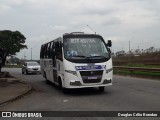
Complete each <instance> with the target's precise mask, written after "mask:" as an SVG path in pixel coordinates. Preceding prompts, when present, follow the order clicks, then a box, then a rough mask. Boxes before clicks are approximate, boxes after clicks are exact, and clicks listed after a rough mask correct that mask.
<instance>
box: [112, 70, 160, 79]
mask: <svg viewBox="0 0 160 120" xmlns="http://www.w3.org/2000/svg"><path fill="white" fill-rule="evenodd" d="M113 73H114V74H120V75H131V76H141V77H147V78H158V79H159V78H160V73H159V72H141V71H133V72H130V71H127V70H114V71H113Z"/></svg>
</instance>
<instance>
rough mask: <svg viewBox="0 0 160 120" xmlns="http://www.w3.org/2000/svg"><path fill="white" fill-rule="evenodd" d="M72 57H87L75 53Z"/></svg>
mask: <svg viewBox="0 0 160 120" xmlns="http://www.w3.org/2000/svg"><path fill="white" fill-rule="evenodd" d="M73 57H82V58H87V57H86V56H84V55H76V56H73Z"/></svg>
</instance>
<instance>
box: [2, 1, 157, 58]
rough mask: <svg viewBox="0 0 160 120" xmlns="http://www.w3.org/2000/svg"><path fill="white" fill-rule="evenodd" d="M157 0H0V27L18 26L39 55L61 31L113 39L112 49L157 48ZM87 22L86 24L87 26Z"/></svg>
mask: <svg viewBox="0 0 160 120" xmlns="http://www.w3.org/2000/svg"><path fill="white" fill-rule="evenodd" d="M159 21H160V0H0V30H12V31H15V30H18V31H20V32H21V33H22V34H24V36H25V37H26V38H27V39H26V45H27V46H28V49H25V50H21V52H20V53H18V54H17V57H19V58H24V53H25V55H26V56H27V59H31V48H32V52H33V57H32V58H33V59H39V51H40V46H41V44H43V43H46V42H48V41H50V40H53V39H55V38H57V37H60V36H62V35H63V34H64V33H69V32H73V31H83V32H87V33H94V32H93V31H95V32H96V33H97V34H100V35H102V36H103V38H104V39H105V40H106V41H107V40H108V39H111V40H112V43H113V47H112V50H113V51H114V52H117V51H119V50H122V49H123V50H125V51H128V50H129V41H130V42H131V49H137V48H138V47H139V48H140V49H146V48H149V47H152V46H154V47H155V48H160V22H159ZM86 25H89V26H90V27H91V28H92V30H93V31H92V30H91V29H89V28H88V27H87V26H86Z"/></svg>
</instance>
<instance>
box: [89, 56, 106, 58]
mask: <svg viewBox="0 0 160 120" xmlns="http://www.w3.org/2000/svg"><path fill="white" fill-rule="evenodd" d="M97 57H101V58H107V57H105V56H102V55H97V56H88V57H87V58H97Z"/></svg>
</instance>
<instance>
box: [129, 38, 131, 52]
mask: <svg viewBox="0 0 160 120" xmlns="http://www.w3.org/2000/svg"><path fill="white" fill-rule="evenodd" d="M130 52H131V48H130V40H129V54H130Z"/></svg>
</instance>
